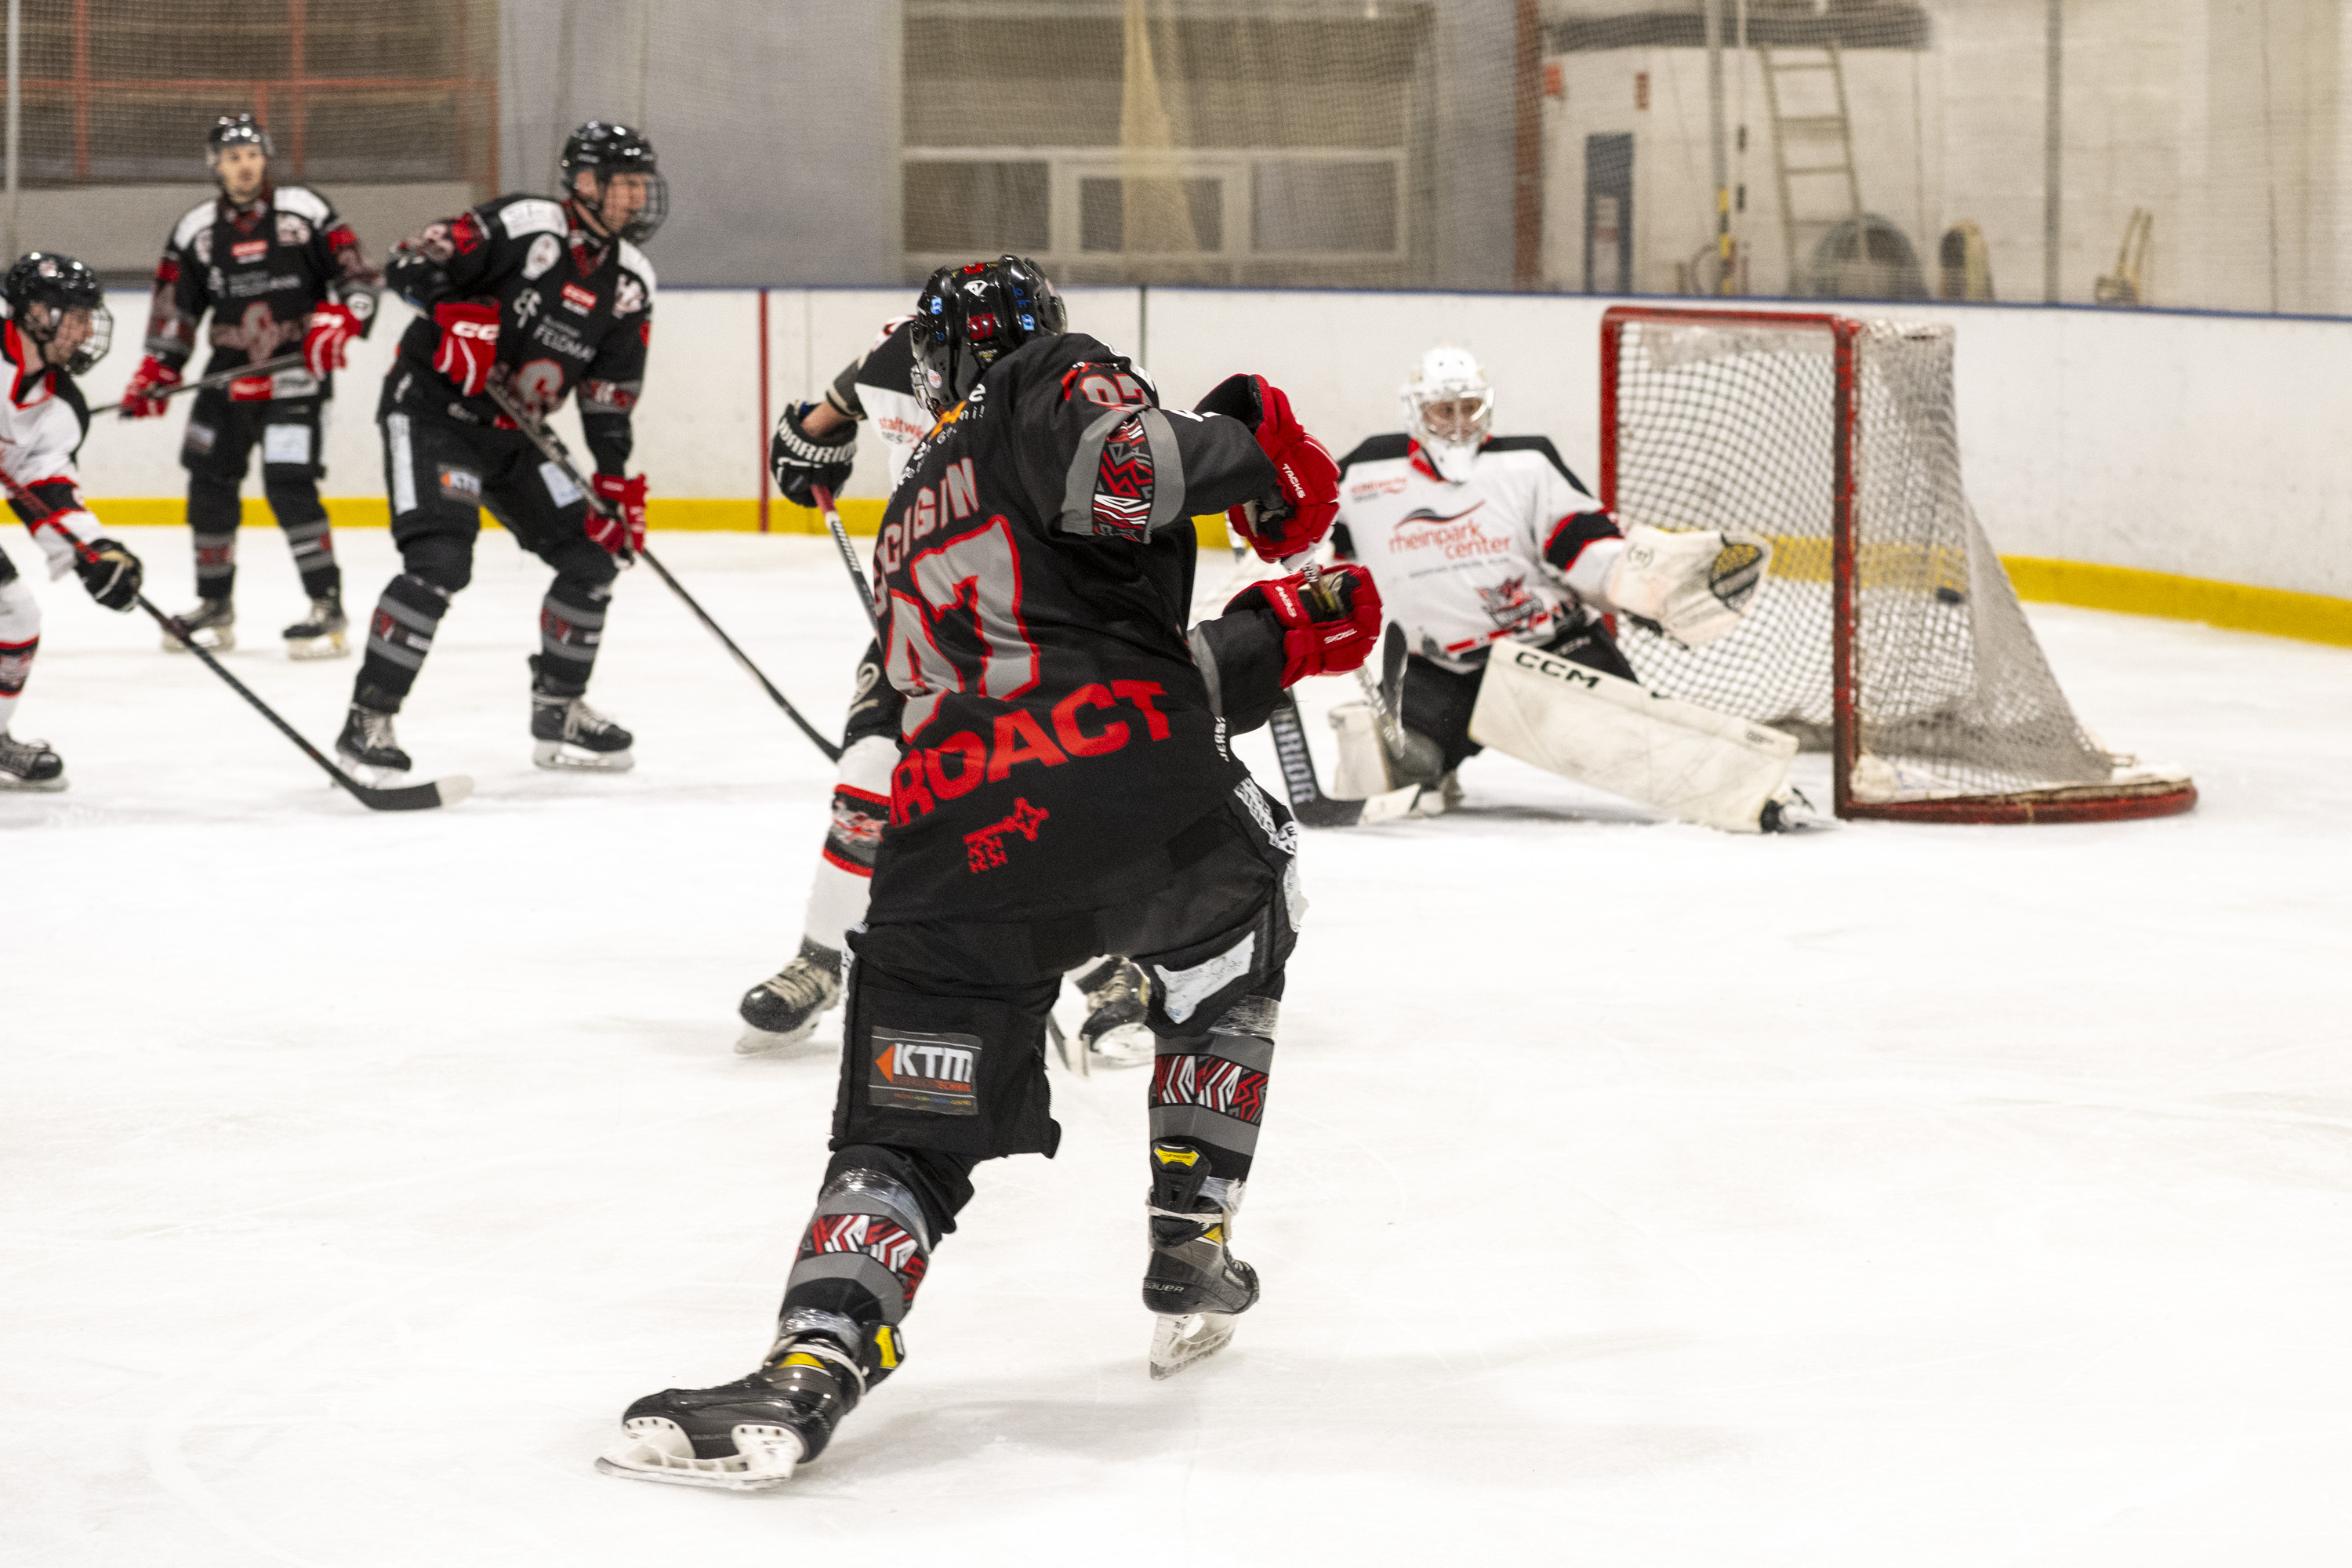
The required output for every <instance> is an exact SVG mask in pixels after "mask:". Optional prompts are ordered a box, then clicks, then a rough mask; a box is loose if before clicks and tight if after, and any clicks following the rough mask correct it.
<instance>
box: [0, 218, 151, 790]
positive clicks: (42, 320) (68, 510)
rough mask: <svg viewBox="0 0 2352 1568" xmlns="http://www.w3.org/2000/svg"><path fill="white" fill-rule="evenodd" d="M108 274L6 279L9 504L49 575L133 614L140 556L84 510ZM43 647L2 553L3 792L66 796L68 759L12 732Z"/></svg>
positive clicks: (33, 269)
mask: <svg viewBox="0 0 2352 1568" xmlns="http://www.w3.org/2000/svg"><path fill="white" fill-rule="evenodd" d="M113 330H114V323H113V318H112V317H111V316H110V314H109V313H108V311H107V309H106V290H105V289H104V287H102V286H101V285H100V282H99V280H98V274H96V273H95V272H92V271H91V270H90V269H89V268H88V267H86V266H84V265H82V263H80V262H79V261H77V260H75V259H74V258H72V257H70V256H58V255H54V254H45V253H43V252H41V251H34V252H32V253H31V254H30V255H27V256H25V257H23V258H19V259H18V260H17V262H16V265H15V266H14V267H11V268H9V269H8V274H7V277H6V279H5V281H0V381H5V384H6V386H7V395H6V396H5V398H0V469H5V471H6V473H7V476H8V482H9V484H10V485H12V486H13V487H15V489H17V490H21V491H23V492H24V493H25V495H26V496H28V497H30V498H31V499H30V500H17V499H16V496H14V495H11V496H10V497H9V505H10V506H11V507H13V508H14V509H15V510H16V515H17V516H18V517H19V518H21V519H22V520H23V521H24V523H25V526H26V528H28V529H30V530H31V531H32V533H33V538H34V539H35V540H36V541H37V542H39V544H40V547H41V552H42V553H43V554H45V555H47V557H48V560H49V575H50V576H51V577H53V578H54V577H62V576H64V575H65V574H67V573H68V572H71V573H73V574H75V575H76V576H78V577H79V578H80V579H81V584H82V586H83V587H84V588H86V589H88V590H89V596H90V597H91V598H93V599H96V600H97V601H98V602H99V603H100V604H101V605H105V606H106V607H107V608H108V609H110V610H128V609H130V608H131V605H132V603H133V602H134V601H135V599H136V598H137V596H138V594H139V581H140V568H139V558H138V557H137V556H135V555H133V554H131V552H129V551H128V550H125V549H124V548H123V547H122V546H121V544H119V543H117V542H115V541H113V540H111V539H109V538H106V537H105V535H104V531H103V530H102V529H101V528H100V526H99V521H98V519H97V518H95V517H93V516H91V515H90V514H89V510H87V509H86V508H85V507H84V506H83V505H82V499H81V486H80V483H79V478H78V476H77V475H76V474H75V472H74V454H75V453H76V452H78V451H79V450H80V449H81V443H82V437H84V436H86V435H87V434H89V405H88V404H86V403H84V402H83V401H82V395H81V389H80V388H79V387H78V386H76V385H75V384H74V377H75V376H77V375H80V374H86V373H87V372H88V371H89V368H90V367H91V366H92V365H94V364H96V363H98V362H99V361H100V359H101V358H103V357H104V356H105V354H106V347H107V343H108V342H109V341H110V339H111V337H112V335H113ZM40 648H41V605H40V601H39V600H37V599H36V598H35V597H34V596H33V591H32V588H31V586H30V585H29V584H26V582H25V580H24V579H23V578H21V577H19V576H17V574H16V563H14V562H12V561H10V560H9V559H8V557H7V554H6V552H0V790H11V789H33V790H59V789H63V788H65V787H66V765H65V761H64V759H62V758H61V757H59V756H58V753H57V752H54V751H52V750H50V748H49V743H48V742H47V741H20V740H17V739H16V737H15V736H13V735H11V734H10V733H9V732H8V726H9V722H10V721H12V720H13V719H14V718H15V717H16V702H17V699H18V698H20V697H22V696H23V695H24V691H25V682H26V678H27V677H29V676H30V675H31V674H32V671H33V658H34V656H35V655H36V654H37V653H39V652H40Z"/></svg>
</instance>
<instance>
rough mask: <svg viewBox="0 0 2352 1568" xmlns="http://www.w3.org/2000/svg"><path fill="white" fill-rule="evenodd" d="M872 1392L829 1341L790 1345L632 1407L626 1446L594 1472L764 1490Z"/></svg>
mask: <svg viewBox="0 0 2352 1568" xmlns="http://www.w3.org/2000/svg"><path fill="white" fill-rule="evenodd" d="M886 1332H887V1331H886ZM865 1392H866V1377H865V1373H863V1372H861V1371H860V1370H859V1368H858V1365H857V1363H856V1359H855V1358H853V1357H852V1356H851V1355H850V1354H849V1353H848V1352H846V1351H844V1350H843V1349H842V1348H841V1347H840V1346H839V1345H837V1344H835V1342H833V1341H832V1340H831V1339H829V1338H827V1337H825V1336H824V1335H821V1334H819V1335H800V1336H795V1337H790V1338H787V1339H785V1340H783V1341H782V1342H780V1343H779V1344H778V1345H777V1346H776V1348H775V1349H774V1350H772V1351H770V1352H768V1359H767V1360H766V1361H765V1362H763V1363H761V1366H760V1370H759V1371H757V1372H755V1373H752V1374H751V1376H749V1377H744V1378H738V1379H737V1380H736V1381H735V1382H733V1383H722V1384H719V1386H718V1387H716V1388H665V1389H663V1390H662V1391H661V1392H660V1393H659V1394H646V1396H645V1397H644V1398H643V1399H640V1400H638V1401H637V1402H636V1403H635V1405H630V1406H629V1408H628V1409H627V1410H626V1411H625V1412H623V1413H622V1415H621V1430H622V1433H623V1434H624V1436H622V1438H621V1441H620V1442H619V1443H617V1444H616V1445H614V1447H611V1448H609V1449H607V1450H606V1451H605V1453H604V1457H603V1458H599V1459H598V1460H597V1461H596V1468H598V1469H600V1470H602V1471H604V1473H605V1474H606V1475H608V1476H626V1477H628V1478H630V1479H633V1480H641V1481H669V1482H672V1483H674V1484H676V1485H678V1486H687V1487H717V1488H719V1489H721V1490H724V1491H741V1492H754V1491H766V1490H768V1489H771V1488H774V1487H780V1486H782V1485H783V1484H784V1483H785V1482H786V1481H788V1480H791V1479H793V1468H794V1467H796V1466H799V1465H804V1464H807V1463H808V1462H809V1461H810V1460H812V1459H814V1458H816V1457H817V1456H818V1455H819V1454H822V1453H824V1447H825V1445H826V1444H827V1443H829V1442H831V1441H832V1440H833V1429H834V1428H835V1426H839V1425H840V1424H841V1418H842V1417H843V1416H845V1415H848V1414H849V1413H850V1412H851V1411H852V1410H855V1409H856V1408H857V1401H858V1400H859V1398H861V1397H862V1396H863V1395H864V1394H865Z"/></svg>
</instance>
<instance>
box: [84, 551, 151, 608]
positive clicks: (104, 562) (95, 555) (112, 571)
mask: <svg viewBox="0 0 2352 1568" xmlns="http://www.w3.org/2000/svg"><path fill="white" fill-rule="evenodd" d="M74 575H76V576H77V577H79V578H80V579H81V585H82V586H83V587H85V588H87V589H89V596H90V597H91V598H93V599H96V600H97V601H98V602H99V603H100V604H101V605H105V606H106V607H107V608H108V609H110V610H127V609H129V608H130V607H131V601H132V600H134V599H136V598H137V597H138V596H139V584H141V583H142V581H144V580H145V577H146V573H145V570H144V569H143V568H142V567H141V566H140V564H139V557H137V556H136V555H133V554H131V552H129V551H128V550H125V549H123V548H122V546H121V545H120V544H117V543H116V542H114V541H113V540H111V539H93V540H91V541H90V542H89V543H88V544H86V545H84V546H82V547H81V548H80V549H79V550H77V551H75V552H74Z"/></svg>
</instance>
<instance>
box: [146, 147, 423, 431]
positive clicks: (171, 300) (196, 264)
mask: <svg viewBox="0 0 2352 1568" xmlns="http://www.w3.org/2000/svg"><path fill="white" fill-rule="evenodd" d="M376 282H377V276H376V274H375V272H374V270H373V268H370V267H369V266H368V264H367V258H366V256H365V255H364V254H363V253H362V251H361V249H360V240H359V236H358V235H356V234H354V233H352V227H351V226H350V225H349V224H347V223H345V222H343V220H342V219H341V218H340V217H338V216H336V215H335V209H334V208H333V207H332V206H331V205H329V204H328V202H327V198H326V197H324V196H322V195H319V193H318V192H316V191H313V190H310V189H307V188H305V187H304V186H301V185H276V186H271V185H264V186H263V187H262V189H261V193H260V195H257V197H256V198H255V199H254V200H253V201H252V202H251V203H249V204H248V205H245V206H242V207H240V206H238V205H236V203H234V202H232V201H230V200H229V199H228V198H227V197H226V196H217V197H215V198H213V199H212V200H210V201H205V202H202V203H199V204H198V205H195V206H194V207H191V208H189V209H188V212H187V214H186V215H185V216H183V217H182V218H181V219H180V221H179V223H178V224H177V225H176V226H174V227H173V230H172V237H171V239H170V240H169V241H168V242H167V243H166V244H165V245H164V247H163V260H162V261H160V262H158V263H157V264H156V267H155V299H154V304H153V306H152V309H151V310H150V312H149V315H148V321H147V352H148V353H151V354H153V355H154V356H155V357H156V358H157V359H159V360H161V361H163V363H165V364H167V365H169V366H171V367H172V368H173V370H178V369H180V368H181V367H182V366H184V365H185V364H186V363H188V358H189V356H190V355H192V354H194V353H195V350H196V332H197V330H198V328H199V327H200V326H201V325H202V324H203V321H204V318H205V312H206V311H207V310H209V311H211V312H212V318H213V324H212V330H211V331H210V332H209V333H207V334H206V336H207V338H208V340H209V341H210V342H211V343H212V345H213V353H212V358H211V359H210V360H209V361H208V362H206V363H205V371H204V374H206V375H210V374H214V373H215V372H218V371H224V370H235V369H236V367H237V366H239V365H245V364H257V363H260V362H261V361H263V360H266V359H273V358H276V357H277V356H278V355H279V354H285V353H293V352H294V351H295V350H297V349H299V348H300V347H301V346H302V334H303V332H304V331H306V330H307V329H308V326H309V324H310V312H311V310H314V309H316V308H317V307H318V306H319V305H320V304H322V303H325V302H326V301H328V300H335V301H337V302H339V303H341V305H342V306H343V307H344V308H345V309H346V310H350V311H351V313H352V315H354V316H356V317H358V318H359V321H360V328H361V331H362V332H364V331H368V330H369V329H371V328H373V326H374V325H375V296H376ZM328 379H329V383H330V384H329V385H321V384H320V382H318V381H317V380H316V379H314V378H313V377H312V376H311V375H310V372H308V371H305V370H301V369H299V368H298V369H295V370H289V371H282V372H280V373H279V374H278V375H276V376H275V377H273V378H272V380H271V384H270V385H269V386H268V388H267V389H264V388H262V387H261V386H259V385H258V384H256V385H255V386H253V387H251V388H247V387H244V386H242V385H239V386H237V387H236V388H235V389H234V391H233V395H236V396H238V397H240V398H243V397H247V396H251V397H309V396H310V395H313V394H316V393H320V392H327V391H331V382H332V379H333V378H332V377H329V378H328ZM256 381H257V382H258V378H256Z"/></svg>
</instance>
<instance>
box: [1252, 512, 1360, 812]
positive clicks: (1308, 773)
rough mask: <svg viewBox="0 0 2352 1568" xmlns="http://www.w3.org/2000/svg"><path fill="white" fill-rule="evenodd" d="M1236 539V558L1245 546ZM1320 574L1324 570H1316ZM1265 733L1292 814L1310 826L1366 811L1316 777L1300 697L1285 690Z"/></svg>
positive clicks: (1267, 722)
mask: <svg viewBox="0 0 2352 1568" xmlns="http://www.w3.org/2000/svg"><path fill="white" fill-rule="evenodd" d="M1229 542H1230V541H1229ZM1232 543H1233V551H1234V561H1235V562H1236V563H1238V562H1239V561H1240V560H1241V559H1242V546H1241V545H1240V543H1239V542H1232ZM1317 576H1318V577H1320V576H1321V574H1320V573H1319V572H1318V573H1317ZM1265 731H1266V734H1267V735H1268V736H1269V737H1271V738H1272V739H1273V741H1274V760H1275V761H1276V763H1279V764H1280V765H1281V768H1282V790H1283V793H1284V794H1285V795H1288V796H1289V797H1290V815H1291V816H1295V817H1297V819H1298V820H1299V821H1300V822H1301V823H1303V824H1305V825H1306V826H1308V827H1353V826H1355V825H1356V824H1357V823H1358V822H1359V821H1360V820H1361V819H1362V817H1363V815H1364V803H1363V802H1362V801H1360V800H1333V799H1332V798H1331V797H1330V796H1329V795H1325V794H1324V793H1323V785H1322V784H1321V783H1320V782H1318V780H1317V779H1316V777H1315V753H1314V752H1310V751H1308V750H1307V725H1306V723H1305V721H1302V720H1301V719H1300V718H1299V716H1298V697H1297V693H1296V692H1292V691H1288V690H1286V691H1284V692H1283V694H1282V696H1281V697H1280V699H1279V700H1276V703H1275V705H1274V711H1273V712H1272V713H1270V714H1268V715H1266V721H1265Z"/></svg>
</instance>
